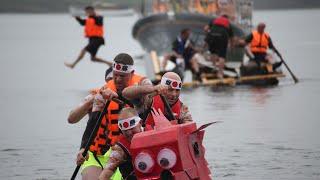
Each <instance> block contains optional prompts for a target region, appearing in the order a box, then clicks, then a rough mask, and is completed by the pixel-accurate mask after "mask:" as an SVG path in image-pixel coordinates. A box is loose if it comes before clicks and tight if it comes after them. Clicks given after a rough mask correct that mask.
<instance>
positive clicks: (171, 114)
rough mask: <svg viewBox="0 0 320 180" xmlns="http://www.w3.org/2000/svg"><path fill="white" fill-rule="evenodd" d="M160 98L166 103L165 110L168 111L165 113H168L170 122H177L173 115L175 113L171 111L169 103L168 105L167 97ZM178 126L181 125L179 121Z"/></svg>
mask: <svg viewBox="0 0 320 180" xmlns="http://www.w3.org/2000/svg"><path fill="white" fill-rule="evenodd" d="M160 97H161V99H162V101H163V103H164V106H165V109H166V110H167V111H165V112H168V113H169V114H168V115H169V117H168V118H169V120H170V121H172V120H175V119H176V118H175V117H174V115H173V112H172V110H171V107H170V105H169V103H168V100H167V98H166V97H164V96H163V95H161V94H160ZM178 124H181V122H180V121H179V120H178Z"/></svg>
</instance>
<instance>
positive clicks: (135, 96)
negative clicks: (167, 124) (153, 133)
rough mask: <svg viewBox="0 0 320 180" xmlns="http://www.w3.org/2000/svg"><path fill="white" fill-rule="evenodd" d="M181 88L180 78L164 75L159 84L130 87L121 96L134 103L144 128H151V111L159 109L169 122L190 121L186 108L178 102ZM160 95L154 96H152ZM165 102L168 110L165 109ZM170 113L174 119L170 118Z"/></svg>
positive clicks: (175, 75)
mask: <svg viewBox="0 0 320 180" xmlns="http://www.w3.org/2000/svg"><path fill="white" fill-rule="evenodd" d="M181 88H182V82H181V78H180V77H179V75H178V74H176V73H174V72H167V73H165V74H164V75H163V76H162V78H161V82H160V84H158V85H156V86H130V87H127V88H125V89H124V90H123V96H124V97H126V98H127V99H129V100H133V101H134V102H136V104H135V105H136V107H137V109H138V110H139V113H140V116H141V117H142V119H143V120H144V124H145V125H146V126H150V127H151V128H152V127H153V125H154V123H153V119H152V117H151V109H152V108H155V109H157V110H158V109H160V110H161V111H162V112H164V114H165V115H166V117H167V119H169V120H172V121H173V120H178V122H179V123H187V122H191V121H192V117H191V114H190V112H189V110H188V107H187V106H186V105H185V104H183V103H182V102H181V101H180V98H179V96H180V90H181ZM155 93H157V94H161V95H156V96H154V94H155ZM166 101H167V102H168V104H169V106H170V107H169V108H170V109H168V107H166V105H165V103H166ZM170 111H171V112H172V113H173V116H174V117H170Z"/></svg>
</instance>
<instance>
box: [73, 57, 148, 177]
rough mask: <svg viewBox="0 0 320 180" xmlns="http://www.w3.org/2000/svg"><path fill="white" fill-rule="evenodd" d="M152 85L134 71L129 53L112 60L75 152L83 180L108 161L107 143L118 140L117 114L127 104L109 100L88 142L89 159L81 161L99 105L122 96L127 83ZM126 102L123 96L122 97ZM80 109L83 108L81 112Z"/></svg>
mask: <svg viewBox="0 0 320 180" xmlns="http://www.w3.org/2000/svg"><path fill="white" fill-rule="evenodd" d="M144 84H151V81H150V80H149V79H147V78H145V77H142V76H139V75H137V74H135V73H134V69H133V59H132V57H131V56H130V55H128V54H125V53H121V54H118V55H117V56H116V57H115V59H114V64H113V77H112V80H110V81H108V82H107V83H106V84H105V85H104V86H103V87H102V88H101V89H100V90H99V91H98V92H97V93H96V94H95V96H94V100H93V104H91V105H90V103H89V102H88V105H87V106H88V107H90V106H91V107H92V112H91V116H90V118H89V120H88V125H87V128H86V130H85V133H84V137H83V139H84V142H82V145H81V150H80V152H79V153H78V155H77V164H82V163H83V162H84V163H83V164H82V177H83V179H97V178H98V177H99V174H100V173H101V171H102V168H103V165H104V164H105V163H106V162H107V160H108V157H109V153H110V151H109V149H110V146H112V145H114V144H115V143H116V142H117V141H118V136H119V135H120V131H119V128H118V126H117V122H118V116H119V115H118V113H119V112H120V110H121V109H122V108H124V107H125V106H128V105H124V106H123V105H119V104H118V103H117V102H114V101H111V102H110V105H109V106H108V110H107V114H106V115H105V116H104V118H103V119H102V122H101V124H100V126H99V129H98V131H97V134H96V136H95V139H94V141H93V142H92V143H91V146H90V149H89V158H88V160H87V161H84V160H85V158H84V157H83V156H82V152H83V149H84V145H85V144H87V142H88V139H89V136H90V134H91V132H92V130H93V128H94V125H95V123H96V119H94V117H96V116H97V114H99V113H101V106H102V107H103V106H104V104H105V102H106V100H108V99H109V100H111V99H112V98H113V97H116V98H119V99H123V97H122V90H123V89H124V88H126V87H128V86H133V85H141V86H143V85H144ZM123 101H125V99H123ZM82 112H83V111H82Z"/></svg>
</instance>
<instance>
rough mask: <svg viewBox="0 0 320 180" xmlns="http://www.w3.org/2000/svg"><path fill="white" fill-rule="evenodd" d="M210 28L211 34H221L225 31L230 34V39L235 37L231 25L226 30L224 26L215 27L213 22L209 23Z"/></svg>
mask: <svg viewBox="0 0 320 180" xmlns="http://www.w3.org/2000/svg"><path fill="white" fill-rule="evenodd" d="M209 28H210V31H211V32H216V31H217V32H221V31H225V33H227V34H228V37H229V38H231V37H233V36H234V33H233V30H232V28H231V25H230V26H229V28H226V27H224V26H219V25H215V24H213V22H212V21H210V22H209Z"/></svg>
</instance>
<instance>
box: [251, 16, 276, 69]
mask: <svg viewBox="0 0 320 180" xmlns="http://www.w3.org/2000/svg"><path fill="white" fill-rule="evenodd" d="M265 28H266V24H265V23H262V22H261V23H259V24H258V26H257V29H256V30H253V31H252V32H251V33H250V34H249V35H248V36H247V37H246V39H245V43H246V53H247V55H248V56H249V58H250V61H251V62H255V63H256V64H257V66H258V67H260V66H261V63H272V58H271V56H268V54H267V50H268V49H271V50H272V51H274V52H275V53H276V54H279V52H278V50H277V49H276V47H275V46H274V45H273V43H272V40H271V37H270V35H269V34H268V33H266V32H265ZM281 63H282V62H278V63H275V64H274V65H273V70H274V69H276V68H277V67H279V66H280V65H281Z"/></svg>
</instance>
